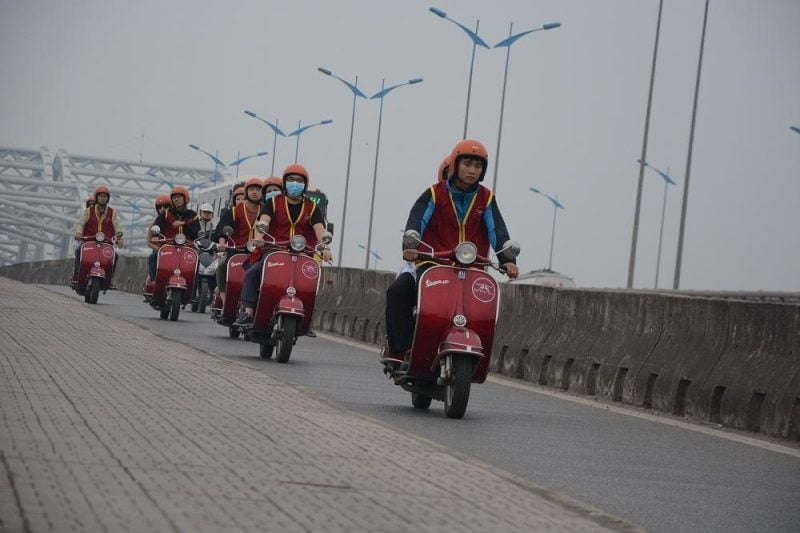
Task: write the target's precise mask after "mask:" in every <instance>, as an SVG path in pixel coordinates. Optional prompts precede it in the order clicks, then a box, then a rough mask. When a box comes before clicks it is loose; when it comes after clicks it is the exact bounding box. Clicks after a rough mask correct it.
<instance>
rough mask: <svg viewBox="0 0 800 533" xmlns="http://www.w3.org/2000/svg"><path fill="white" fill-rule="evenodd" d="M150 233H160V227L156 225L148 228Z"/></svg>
mask: <svg viewBox="0 0 800 533" xmlns="http://www.w3.org/2000/svg"><path fill="white" fill-rule="evenodd" d="M150 233H161V227H160V226H156V225H153V226H150Z"/></svg>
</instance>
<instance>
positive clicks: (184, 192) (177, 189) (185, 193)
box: [169, 185, 192, 206]
mask: <svg viewBox="0 0 800 533" xmlns="http://www.w3.org/2000/svg"><path fill="white" fill-rule="evenodd" d="M177 194H180V195H181V196H183V204H184V205H187V206H188V205H189V200H190V199H191V198H192V197H191V195H190V194H189V189H187V188H186V187H184V186H183V185H176V186H175V187H173V188H172V190H171V191H170V192H169V198H170V202H172V197H173V196H175V195H177Z"/></svg>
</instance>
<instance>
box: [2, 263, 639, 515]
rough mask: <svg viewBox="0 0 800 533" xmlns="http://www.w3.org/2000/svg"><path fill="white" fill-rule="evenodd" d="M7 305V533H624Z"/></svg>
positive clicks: (218, 368)
mask: <svg viewBox="0 0 800 533" xmlns="http://www.w3.org/2000/svg"><path fill="white" fill-rule="evenodd" d="M0 294H2V297H0V415H1V416H2V422H0V531H44V530H57V531H63V530H73V529H75V530H81V531H96V530H111V531H120V530H132V531H165V530H178V531H220V530H226V531H238V530H253V531H267V530H270V531H343V530H359V531H362V530H363V531H442V530H455V529H462V530H468V531H541V530H545V529H547V530H553V531H578V530H580V531H586V530H594V531H596V530H604V529H610V530H631V529H633V528H632V527H631V526H629V525H627V524H626V523H624V522H621V521H619V520H616V519H614V518H613V517H609V516H607V515H604V514H602V513H599V512H597V511H594V510H592V509H590V508H588V507H584V506H582V505H581V504H579V503H576V502H574V501H571V500H569V499H567V498H566V497H563V496H560V495H558V494H555V493H551V492H549V491H547V490H544V489H541V488H537V487H532V486H530V485H528V484H526V483H525V482H523V481H520V480H518V479H516V478H514V477H513V476H512V475H510V474H508V473H505V472H503V471H500V470H498V469H495V468H493V467H490V466H487V465H485V464H482V463H479V462H477V461H474V460H471V459H469V458H465V457H461V456H459V455H457V454H455V453H454V452H452V451H450V450H448V449H446V448H443V447H441V446H439V445H436V444H433V443H430V442H428V441H425V440H423V439H419V438H416V437H414V436H411V435H408V434H406V433H403V432H400V431H396V430H394V429H392V428H389V427H387V426H385V425H383V424H381V423H378V422H376V421H373V420H371V419H368V418H365V417H362V416H359V415H356V414H353V413H350V412H348V411H345V410H343V409H340V408H338V407H335V406H332V405H331V404H329V403H328V402H326V401H324V400H322V399H320V398H318V397H316V396H315V395H314V394H313V393H310V392H309V391H307V390H304V389H302V388H300V387H296V386H293V385H290V384H287V383H285V382H282V381H279V380H277V379H274V378H272V377H270V376H269V375H268V374H267V373H264V372H256V371H253V370H252V369H248V368H246V367H244V366H242V365H239V364H236V363H231V362H229V361H224V360H221V359H218V358H216V357H213V356H210V355H208V354H206V353H203V352H200V351H198V350H195V349H191V348H188V347H185V346H183V345H181V344H178V343H175V342H172V341H168V340H165V339H162V338H159V337H156V336H154V335H152V334H151V333H149V332H147V331H145V330H143V329H141V328H139V327H137V326H135V325H133V324H130V323H128V322H125V321H122V320H119V319H115V318H111V317H108V316H105V315H103V314H102V306H88V305H86V304H84V303H82V302H80V301H77V300H72V299H68V298H65V297H62V296H59V295H57V294H54V293H52V292H49V291H46V290H44V289H41V288H38V287H36V286H33V285H23V284H21V283H17V282H14V281H11V280H8V279H5V278H0ZM175 327H176V328H179V327H181V324H180V322H179V323H176V324H175ZM441 423H442V424H445V423H458V421H449V420H445V419H442V420H441ZM520 453H525V452H524V450H521V451H520ZM393 508H394V509H398V510H399V511H400V512H402V513H403V516H400V515H398V514H397V513H395V512H393V511H392V509H393Z"/></svg>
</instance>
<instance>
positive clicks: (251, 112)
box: [244, 109, 286, 176]
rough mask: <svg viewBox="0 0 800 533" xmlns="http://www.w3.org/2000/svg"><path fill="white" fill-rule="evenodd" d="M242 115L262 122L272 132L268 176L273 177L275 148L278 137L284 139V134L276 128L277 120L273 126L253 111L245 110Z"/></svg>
mask: <svg viewBox="0 0 800 533" xmlns="http://www.w3.org/2000/svg"><path fill="white" fill-rule="evenodd" d="M244 114H245V115H247V116H248V117H253V118H254V119H256V120H260V121H261V122H263V123H264V124H266V125H267V126H269V127H270V129H271V130H272V134H273V137H272V169H271V170H270V172H269V175H270V176H274V175H275V152H276V151H277V148H278V135H280V136H281V137H286V134H285V133H283V132H282V131H281V129H280V128H279V127H278V120H277V119H276V120H275V124H273V123H272V122H270V121H268V120H264V119H263V118H261V117H259V116H258V115H256V114H255V113H254V112H253V111H248V110H247V109H245V110H244Z"/></svg>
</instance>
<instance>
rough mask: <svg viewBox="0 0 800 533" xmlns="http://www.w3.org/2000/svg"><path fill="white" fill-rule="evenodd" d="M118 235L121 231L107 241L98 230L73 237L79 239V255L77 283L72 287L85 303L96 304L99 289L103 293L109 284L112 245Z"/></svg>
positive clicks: (112, 256) (113, 257)
mask: <svg viewBox="0 0 800 533" xmlns="http://www.w3.org/2000/svg"><path fill="white" fill-rule="evenodd" d="M120 237H122V233H117V234H116V235H115V236H113V237H112V238H111V240H110V241H109V240H107V239H106V236H105V234H104V233H103V232H102V231H98V232H97V233H96V234H95V235H94V236H93V237H76V238H75V240H76V241H81V245H80V247H81V255H80V266H79V267H78V278H77V283H75V284H74V285H73V289H75V292H77V293H78V294H80V295H83V299H84V301H85V302H86V303H89V304H96V303H97V299H98V298H99V296H100V291H103V294H105V293H106V291H107V290H108V289H109V287H110V286H111V273H112V272H113V269H114V261H115V257H116V253H115V251H114V245H115V244H116V242H117V239H119V238H120Z"/></svg>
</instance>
